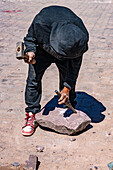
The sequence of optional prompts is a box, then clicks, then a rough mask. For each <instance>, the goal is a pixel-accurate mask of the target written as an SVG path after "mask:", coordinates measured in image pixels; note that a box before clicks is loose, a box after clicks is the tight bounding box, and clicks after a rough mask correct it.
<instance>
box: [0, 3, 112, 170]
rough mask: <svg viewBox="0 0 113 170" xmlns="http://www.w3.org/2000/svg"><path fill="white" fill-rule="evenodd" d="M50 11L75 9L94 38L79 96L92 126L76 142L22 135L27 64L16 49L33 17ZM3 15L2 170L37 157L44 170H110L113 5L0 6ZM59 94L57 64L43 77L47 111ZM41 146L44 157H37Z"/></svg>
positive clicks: (53, 135)
mask: <svg viewBox="0 0 113 170" xmlns="http://www.w3.org/2000/svg"><path fill="white" fill-rule="evenodd" d="M49 5H64V6H67V7H69V8H71V9H72V10H73V11H74V12H75V13H76V14H77V15H79V16H80V17H81V18H82V19H83V21H84V23H85V25H86V27H87V29H88V30H89V33H90V42H89V51H88V52H87V53H86V54H85V55H84V58H83V63H82V67H81V70H80V75H79V78H78V81H77V86H76V91H79V92H78V96H79V95H80V94H81V96H80V97H78V100H79V105H78V107H81V106H82V109H83V110H84V109H85V110H84V111H86V112H87V113H88V114H90V116H92V115H93V120H92V123H91V126H90V127H88V128H87V130H86V131H84V132H82V133H80V134H78V135H76V136H73V138H75V139H76V140H74V141H72V140H70V138H72V137H71V136H67V135H61V134H57V133H54V132H51V131H47V130H44V129H41V128H39V127H38V128H37V129H36V131H35V133H34V135H33V136H31V137H23V136H22V135H21V127H22V126H23V125H24V114H25V112H24V108H25V103H24V91H25V84H26V77H27V64H25V63H24V62H23V61H18V60H17V59H15V44H16V42H17V41H22V39H23V37H24V36H25V34H26V33H27V29H28V27H29V25H30V23H31V21H32V19H33V17H34V16H35V15H36V14H37V13H38V12H39V11H40V9H41V8H43V7H45V6H49ZM0 15H1V19H0V31H1V34H0V35H1V36H0V77H1V79H0V166H1V168H0V169H6V170H8V168H7V167H9V168H11V167H13V166H12V164H13V163H14V162H18V163H19V164H20V165H22V164H24V163H25V161H26V160H28V157H29V155H30V154H33V155H37V156H38V159H39V162H40V165H39V170H57V169H59V170H92V169H93V170H95V169H98V170H107V169H108V167H107V164H108V163H110V162H111V161H113V119H112V116H113V110H112V104H113V97H112V94H113V69H112V68H113V1H112V0H70V1H67V0H58V1H57V0H49V1H47V0H43V1H42V0H0ZM56 89H58V70H57V68H56V66H55V65H54V64H52V65H51V67H50V68H49V69H48V70H47V71H46V73H45V75H44V77H43V96H42V101H41V104H42V106H44V104H45V103H46V102H47V101H49V100H50V99H51V98H52V97H53V96H54V90H56ZM87 99H88V100H87ZM87 101H88V102H87ZM100 102H101V103H100ZM37 145H39V146H44V148H45V149H44V151H43V152H37V151H36V146H37ZM19 168H21V167H19ZM19 168H14V167H13V169H19Z"/></svg>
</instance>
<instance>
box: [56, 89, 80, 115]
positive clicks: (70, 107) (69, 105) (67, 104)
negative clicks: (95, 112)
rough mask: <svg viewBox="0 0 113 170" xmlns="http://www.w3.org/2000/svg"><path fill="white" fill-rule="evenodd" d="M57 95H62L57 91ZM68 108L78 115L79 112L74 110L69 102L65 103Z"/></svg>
mask: <svg viewBox="0 0 113 170" xmlns="http://www.w3.org/2000/svg"><path fill="white" fill-rule="evenodd" d="M55 93H56V94H57V95H58V97H59V98H60V97H61V94H60V92H59V91H57V90H55ZM65 104H66V106H68V108H69V109H71V110H72V111H73V112H74V113H76V114H77V111H76V110H75V109H74V107H73V106H72V105H71V103H70V101H69V100H68V101H67V102H65Z"/></svg>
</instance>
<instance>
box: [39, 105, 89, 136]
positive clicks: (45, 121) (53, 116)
mask: <svg viewBox="0 0 113 170" xmlns="http://www.w3.org/2000/svg"><path fill="white" fill-rule="evenodd" d="M36 119H37V122H38V123H39V125H41V126H42V127H46V128H49V129H52V130H54V131H56V132H59V133H62V134H67V135H73V134H76V133H77V132H80V131H82V130H84V129H85V128H86V126H87V125H88V124H90V122H91V119H90V118H89V117H88V116H87V115H86V114H85V113H84V112H82V111H79V110H77V114H75V113H72V111H71V110H69V109H64V108H58V107H55V108H54V109H51V108H44V109H42V111H41V112H40V113H38V114H37V115H36Z"/></svg>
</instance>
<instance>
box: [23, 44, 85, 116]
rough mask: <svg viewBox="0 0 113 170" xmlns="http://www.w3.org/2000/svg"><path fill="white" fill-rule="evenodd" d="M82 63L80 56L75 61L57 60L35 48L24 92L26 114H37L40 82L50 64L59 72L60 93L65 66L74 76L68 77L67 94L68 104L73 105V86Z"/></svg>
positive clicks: (63, 80) (40, 91)
mask: <svg viewBox="0 0 113 170" xmlns="http://www.w3.org/2000/svg"><path fill="white" fill-rule="evenodd" d="M81 62H82V56H81V57H78V58H76V59H70V60H69V59H68V60H58V59H57V58H55V57H53V56H52V55H50V54H49V53H47V52H45V51H44V50H43V49H41V48H40V47H38V48H37V53H36V64H34V65H32V64H29V71H28V78H27V84H26V90H25V102H26V105H27V107H26V108H25V111H26V112H32V113H33V114H36V113H38V112H39V110H40V108H41V105H40V100H41V94H42V86H41V80H42V76H43V74H44V72H45V70H46V69H47V68H48V67H49V66H50V65H51V64H52V63H55V64H56V66H57V68H58V70H59V78H60V84H59V89H60V91H61V90H62V89H63V87H64V86H63V83H64V82H65V81H66V73H67V71H68V70H67V64H70V65H69V69H70V70H72V72H73V74H74V78H73V77H71V75H70V78H69V79H70V80H69V81H71V87H72V89H71V91H70V94H69V98H70V102H71V103H72V105H73V104H74V99H75V97H76V94H75V84H76V80H77V77H78V73H79V69H80V66H81Z"/></svg>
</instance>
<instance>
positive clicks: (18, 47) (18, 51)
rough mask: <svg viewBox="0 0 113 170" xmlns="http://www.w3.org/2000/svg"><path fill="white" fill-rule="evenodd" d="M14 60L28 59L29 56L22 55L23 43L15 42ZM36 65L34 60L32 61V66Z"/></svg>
mask: <svg viewBox="0 0 113 170" xmlns="http://www.w3.org/2000/svg"><path fill="white" fill-rule="evenodd" d="M16 58H17V59H18V60H22V59H27V60H28V59H29V56H28V55H27V53H24V43H23V42H17V43H16ZM35 63H36V60H35V59H33V64H35Z"/></svg>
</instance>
